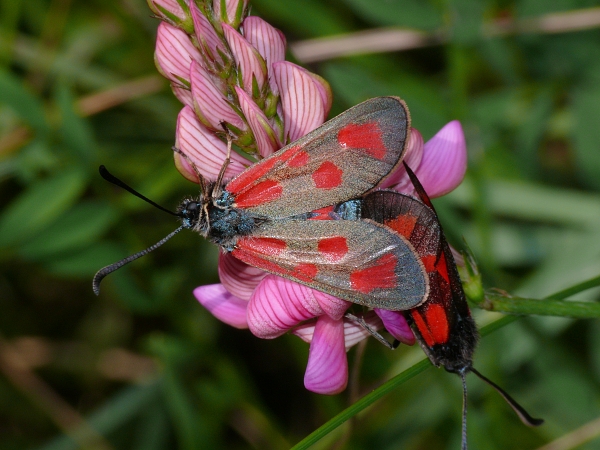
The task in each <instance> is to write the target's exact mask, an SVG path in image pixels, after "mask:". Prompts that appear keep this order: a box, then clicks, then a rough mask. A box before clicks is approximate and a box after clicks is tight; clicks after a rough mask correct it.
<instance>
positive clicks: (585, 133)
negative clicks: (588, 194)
mask: <svg viewBox="0 0 600 450" xmlns="http://www.w3.org/2000/svg"><path fill="white" fill-rule="evenodd" d="M596 67H598V66H596ZM598 105H600V84H596V85H591V86H587V87H584V88H582V89H579V90H578V91H577V92H576V93H575V95H574V98H573V115H574V121H573V122H574V127H573V133H574V136H573V140H574V143H575V160H576V164H577V168H578V169H579V171H580V173H581V177H582V179H583V181H584V182H585V183H586V184H587V185H588V186H592V187H595V188H596V189H600V177H598V174H599V173H600V127H599V126H598Z"/></svg>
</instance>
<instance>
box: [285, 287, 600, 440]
mask: <svg viewBox="0 0 600 450" xmlns="http://www.w3.org/2000/svg"><path fill="white" fill-rule="evenodd" d="M599 285H600V276H598V277H595V278H592V279H591V280H587V281H584V282H582V283H579V284H577V285H575V286H572V287H570V288H568V289H564V290H562V291H559V292H557V293H555V294H553V295H550V296H549V297H547V298H546V300H533V299H523V298H516V297H512V298H506V297H502V296H500V295H491V296H488V297H489V298H490V299H491V301H492V304H493V305H494V306H496V307H497V306H498V305H505V306H506V309H511V308H509V305H511V304H512V305H513V306H512V310H511V311H506V312H512V313H513V314H517V313H518V314H528V313H526V312H523V311H524V310H525V309H527V308H521V309H519V308H516V307H515V304H517V303H519V304H521V306H523V305H527V304H530V305H534V304H536V305H545V308H540V307H538V308H533V306H529V308H530V309H531V310H532V311H533V310H535V311H536V312H530V313H529V314H544V315H548V314H553V315H561V316H564V317H600V307H599V306H600V304H597V303H582V302H561V300H563V299H565V298H567V297H570V296H571V295H574V294H577V293H578V292H582V291H585V290H587V289H590V288H592V287H596V286H599ZM485 303H486V302H485V301H484V304H485ZM548 305H550V306H548ZM558 305H564V306H566V307H567V309H565V310H560V309H559V308H558ZM584 305H585V307H586V308H585V309H584V308H583V306H584ZM550 308H555V311H557V312H558V313H560V314H556V313H548V312H546V311H548V309H550ZM494 310H495V311H499V309H494ZM517 310H518V311H517ZM573 311H576V313H573ZM561 312H562V313H561ZM518 319H519V317H517V316H507V317H503V318H502V319H500V320H497V321H495V322H493V323H491V324H489V325H487V326H485V327H483V328H482V329H481V335H482V336H485V335H487V334H490V333H492V332H494V331H496V330H497V329H499V328H502V327H504V326H506V325H508V324H510V323H512V322H514V321H516V320H518ZM429 367H431V363H430V362H429V361H428V360H426V359H424V360H423V361H420V362H418V363H417V364H415V365H414V366H412V367H409V368H408V369H406V370H405V371H403V372H401V373H399V374H398V375H396V376H395V377H394V378H392V379H391V380H389V381H387V382H386V383H384V384H383V385H381V386H379V387H378V388H377V389H375V390H374V391H373V392H370V393H369V394H367V395H365V396H364V397H363V398H361V399H360V400H358V401H357V402H356V403H354V404H353V405H352V406H349V407H348V408H346V409H345V410H343V411H342V412H341V413H339V414H338V415H336V416H335V417H333V418H332V419H330V420H329V421H327V422H325V423H324V424H323V425H321V426H320V427H319V428H317V429H316V430H315V431H313V432H312V433H311V434H309V435H308V436H306V437H305V438H304V439H302V440H301V441H300V442H298V443H297V444H296V445H294V447H292V450H304V449H307V448H309V447H310V446H311V445H313V444H315V443H316V442H317V441H319V440H320V439H322V438H323V437H325V436H326V435H327V434H328V433H331V432H332V431H333V430H335V429H336V428H337V427H339V426H340V425H342V424H343V423H344V422H346V421H347V420H348V419H350V418H352V417H354V416H355V415H356V414H358V413H359V412H361V411H362V410H364V409H365V408H367V407H368V406H370V405H372V404H373V403H374V402H375V401H377V400H379V399H380V398H381V397H383V396H384V395H385V394H387V393H388V392H390V391H392V390H393V389H396V388H397V387H398V386H400V385H402V384H404V382H406V381H408V380H410V379H411V378H413V377H415V376H416V375H418V374H420V373H421V372H424V371H425V370H426V369H428V368H429Z"/></svg>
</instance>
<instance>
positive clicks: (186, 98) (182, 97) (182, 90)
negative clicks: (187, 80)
mask: <svg viewBox="0 0 600 450" xmlns="http://www.w3.org/2000/svg"><path fill="white" fill-rule="evenodd" d="M171 90H172V91H173V94H174V95H175V97H177V100H179V101H180V102H181V103H183V104H184V105H186V106H192V107H193V106H194V99H193V98H192V91H190V90H189V89H188V88H186V87H183V86H182V85H181V84H180V83H171Z"/></svg>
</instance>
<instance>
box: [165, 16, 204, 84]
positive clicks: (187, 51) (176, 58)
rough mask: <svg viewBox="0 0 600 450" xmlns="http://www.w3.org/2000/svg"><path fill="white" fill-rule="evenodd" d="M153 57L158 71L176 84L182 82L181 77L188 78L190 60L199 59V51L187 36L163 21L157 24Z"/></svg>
mask: <svg viewBox="0 0 600 450" xmlns="http://www.w3.org/2000/svg"><path fill="white" fill-rule="evenodd" d="M154 58H155V61H156V67H157V68H158V71H159V72H160V73H161V74H162V75H163V76H164V77H165V78H167V79H169V80H171V81H173V82H175V83H178V84H181V83H182V79H183V80H188V78H189V76H190V64H191V63H192V61H193V60H196V61H200V60H201V57H200V52H198V49H197V48H196V47H194V46H193V45H192V42H191V41H190V38H189V36H188V35H187V34H186V33H185V32H183V31H182V30H180V29H179V28H175V27H174V26H172V25H169V24H168V23H165V22H161V23H160V25H159V26H158V31H157V36H156V53H155V55H154Z"/></svg>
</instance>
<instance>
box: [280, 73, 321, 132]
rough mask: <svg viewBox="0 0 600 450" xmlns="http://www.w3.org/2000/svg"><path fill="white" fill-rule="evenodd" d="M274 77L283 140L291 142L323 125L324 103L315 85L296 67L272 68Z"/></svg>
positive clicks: (307, 74)
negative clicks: (281, 121) (279, 102)
mask: <svg viewBox="0 0 600 450" xmlns="http://www.w3.org/2000/svg"><path fill="white" fill-rule="evenodd" d="M273 76H274V78H275V83H276V84H277V88H278V92H279V95H280V98H281V104H282V106H283V122H284V138H285V140H286V142H293V141H295V140H296V139H298V138H300V137H302V136H304V135H305V134H306V133H308V132H310V131H312V130H314V129H315V128H317V127H318V126H320V125H321V124H322V123H323V122H324V121H325V114H326V112H325V106H326V104H325V102H324V100H323V95H322V92H321V89H320V88H319V85H318V83H316V82H315V81H314V79H313V77H312V76H311V75H309V73H308V72H307V71H306V70H304V69H302V68H300V67H298V66H297V65H295V64H292V63H289V62H287V61H281V62H277V63H275V64H273Z"/></svg>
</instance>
